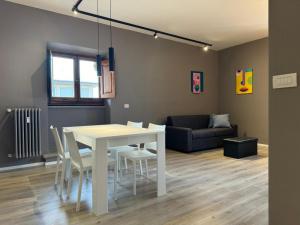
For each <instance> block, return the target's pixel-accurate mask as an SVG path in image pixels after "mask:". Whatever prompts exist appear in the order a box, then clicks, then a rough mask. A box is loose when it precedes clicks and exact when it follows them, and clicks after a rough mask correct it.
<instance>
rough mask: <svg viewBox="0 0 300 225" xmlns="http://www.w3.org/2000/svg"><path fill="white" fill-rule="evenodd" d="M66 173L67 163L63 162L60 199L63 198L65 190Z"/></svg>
mask: <svg viewBox="0 0 300 225" xmlns="http://www.w3.org/2000/svg"><path fill="white" fill-rule="evenodd" d="M65 173H66V161H65V160H62V170H61V177H60V191H59V196H60V197H61V196H62V191H63V188H64V182H65Z"/></svg>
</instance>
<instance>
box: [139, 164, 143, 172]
mask: <svg viewBox="0 0 300 225" xmlns="http://www.w3.org/2000/svg"><path fill="white" fill-rule="evenodd" d="M139 163H140V174H141V176H142V175H143V164H142V160H140V162H139Z"/></svg>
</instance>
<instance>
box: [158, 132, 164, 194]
mask: <svg viewBox="0 0 300 225" xmlns="http://www.w3.org/2000/svg"><path fill="white" fill-rule="evenodd" d="M156 138H157V196H162V195H164V194H166V175H165V171H166V146H165V133H158V134H157V137H156Z"/></svg>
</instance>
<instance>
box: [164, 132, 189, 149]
mask: <svg viewBox="0 0 300 225" xmlns="http://www.w3.org/2000/svg"><path fill="white" fill-rule="evenodd" d="M166 146H167V148H170V149H175V150H180V151H183V152H191V151H192V129H191V128H185V127H173V126H167V127H166Z"/></svg>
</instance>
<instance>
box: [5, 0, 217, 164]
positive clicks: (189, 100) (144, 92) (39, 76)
mask: <svg viewBox="0 0 300 225" xmlns="http://www.w3.org/2000/svg"><path fill="white" fill-rule="evenodd" d="M0 30H1V36H0V77H1V82H0V143H1V145H0V166H4V165H7V164H8V163H9V162H10V163H16V162H15V160H13V159H12V160H9V159H8V158H7V154H8V153H13V152H14V147H13V145H14V142H13V121H12V117H11V115H8V114H7V113H6V112H5V109H6V108H7V107H19V106H36V107H41V108H42V110H43V113H42V130H43V131H42V137H43V138H42V142H43V153H47V152H49V151H52V147H51V146H52V142H51V140H50V141H49V140H48V125H49V124H54V125H58V126H61V125H64V123H63V121H67V124H74V125H75V124H78V121H80V120H81V119H82V116H84V117H85V118H86V120H84V123H86V124H98V123H105V122H107V118H108V117H109V116H103V115H104V114H105V115H106V114H107V112H109V111H110V113H111V114H110V117H111V118H110V119H111V121H112V122H125V121H127V120H129V119H130V120H141V121H145V122H149V121H153V122H162V121H163V120H164V119H165V116H167V115H171V114H172V115H174V114H198V113H210V112H216V111H217V109H218V107H217V105H218V88H216V86H218V57H217V52H215V51H209V52H208V53H204V52H203V51H202V49H201V48H199V47H194V46H189V45H185V44H181V43H177V42H173V41H168V40H163V39H158V40H154V39H153V37H152V36H149V35H144V34H140V33H135V32H131V31H126V30H121V29H113V43H114V47H115V51H116V70H117V73H116V76H117V78H116V79H117V80H116V82H117V90H116V92H117V97H116V99H114V100H112V101H111V108H110V109H107V108H100V109H93V110H91V109H89V110H87V109H76V108H74V109H72V112H73V113H72V114H71V115H72V116H70V113H69V112H70V111H69V110H70V109H65V108H61V107H60V109H52V108H51V109H48V105H47V92H46V90H47V88H46V85H47V84H46V63H45V60H46V46H47V43H48V42H58V43H64V44H69V45H75V46H82V47H87V48H93V49H95V48H97V25H96V23H93V22H89V21H85V20H80V19H77V18H72V17H68V16H64V15H59V14H55V13H51V12H47V11H42V10H38V9H34V8H29V7H25V6H21V5H17V4H12V3H8V2H5V1H0ZM100 32H101V45H100V48H101V51H106V50H107V47H108V45H109V39H108V34H109V32H108V29H107V27H106V26H101V31H100ZM191 70H203V71H204V72H205V74H206V75H205V93H204V94H201V95H193V94H191V92H190V71H191ZM124 103H129V104H130V106H131V107H130V109H128V110H125V109H123V104H124ZM78 110H79V111H78ZM76 111H77V112H76ZM91 111H93V112H91ZM104 111H105V112H104ZM97 113H99V114H97ZM96 115H99V117H97V116H96ZM99 118H101V119H99ZM55 123H57V124H55ZM48 142H50V143H49V144H50V148H49V147H48Z"/></svg>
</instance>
